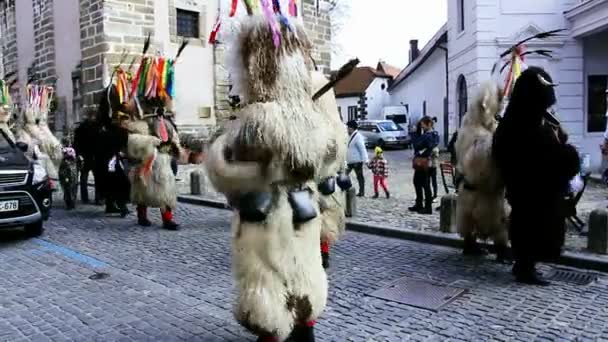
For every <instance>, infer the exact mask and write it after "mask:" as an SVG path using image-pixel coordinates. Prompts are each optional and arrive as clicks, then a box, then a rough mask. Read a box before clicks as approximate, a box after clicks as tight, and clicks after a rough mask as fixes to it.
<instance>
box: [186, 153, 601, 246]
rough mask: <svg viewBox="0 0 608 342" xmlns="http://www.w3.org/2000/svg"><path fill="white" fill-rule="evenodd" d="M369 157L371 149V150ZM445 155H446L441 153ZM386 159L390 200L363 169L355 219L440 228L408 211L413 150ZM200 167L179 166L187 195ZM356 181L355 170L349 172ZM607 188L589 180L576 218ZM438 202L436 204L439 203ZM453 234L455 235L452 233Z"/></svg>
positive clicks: (571, 240) (572, 241)
mask: <svg viewBox="0 0 608 342" xmlns="http://www.w3.org/2000/svg"><path fill="white" fill-rule="evenodd" d="M370 157H371V151H370ZM442 157H444V158H447V157H448V156H447V155H442ZM385 158H386V159H387V160H388V162H389V169H390V171H389V178H388V187H389V190H390V192H391V199H388V200H387V199H386V198H379V199H372V198H371V195H373V184H372V174H371V171H369V170H365V179H366V184H365V188H366V195H367V197H365V198H362V199H360V198H358V199H357V200H358V202H357V210H358V215H357V217H356V218H355V219H356V220H357V221H360V222H364V223H371V224H381V225H384V226H389V227H392V228H398V229H406V230H416V231H428V232H438V231H439V213H438V212H436V213H435V214H434V215H430V216H427V215H418V214H412V213H410V212H408V210H407V208H408V207H409V206H412V205H413V203H414V200H415V198H416V194H415V191H414V185H413V181H412V180H413V169H412V167H411V159H412V151H411V150H389V151H385ZM200 167H202V166H192V165H191V166H183V167H180V175H179V177H180V179H181V182H180V183H179V184H180V192H181V193H183V194H188V193H189V191H190V188H189V179H190V178H189V172H190V171H191V170H193V169H195V168H200ZM351 176H352V178H353V181H354V184H356V181H355V176H354V173H353V174H352V175H351ZM437 178H438V179H437V182H438V195H439V197H441V196H443V195H444V194H445V191H444V189H443V184H442V182H441V175H440V174H438V175H437ZM607 196H608V189H606V188H605V187H604V186H602V185H599V184H595V183H590V184H589V185H588V186H587V189H586V190H585V193H584V195H583V197H582V199H581V201H580V203H579V206H578V211H579V217H580V218H581V219H583V220H584V221H587V218H588V216H589V213H590V212H591V211H592V210H594V209H596V208H600V207H603V208H606V206H607V205H608V197H607ZM204 197H206V198H210V199H217V200H223V197H222V196H221V195H219V194H217V193H215V192H213V191H211V192H209V193H206V194H204ZM438 205H439V203H436V206H438ZM454 236H456V235H455V234H454ZM586 247H587V239H586V237H583V236H581V235H580V234H579V233H578V232H577V231H575V230H569V232H568V234H567V242H566V249H567V250H570V251H574V252H579V253H586V251H585V249H586Z"/></svg>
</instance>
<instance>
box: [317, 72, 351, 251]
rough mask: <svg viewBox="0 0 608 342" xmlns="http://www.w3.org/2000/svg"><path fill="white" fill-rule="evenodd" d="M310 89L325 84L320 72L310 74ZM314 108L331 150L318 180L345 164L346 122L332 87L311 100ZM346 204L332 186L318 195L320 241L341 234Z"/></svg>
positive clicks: (338, 170)
mask: <svg viewBox="0 0 608 342" xmlns="http://www.w3.org/2000/svg"><path fill="white" fill-rule="evenodd" d="M312 81H313V88H314V89H315V90H318V89H321V88H322V87H323V86H324V85H325V84H327V82H328V79H327V78H326V77H325V75H323V74H322V73H320V72H313V73H312ZM314 105H315V110H317V111H319V112H320V113H322V114H325V116H326V122H327V124H328V125H329V127H331V128H332V132H333V133H334V136H333V139H334V143H333V145H334V146H335V150H334V151H331V152H332V153H331V154H328V155H327V159H326V160H325V163H324V164H323V167H322V168H321V173H320V179H319V181H322V180H324V179H326V178H327V177H335V176H336V175H337V174H338V172H341V171H344V168H345V166H346V150H347V147H348V146H347V145H348V133H347V131H346V125H344V123H343V122H342V120H341V119H340V113H338V103H337V102H336V95H335V93H334V91H333V89H332V90H330V91H328V92H327V93H325V94H324V95H323V96H321V97H320V98H319V99H317V100H316V101H315V103H314ZM345 206H346V194H345V193H344V191H342V190H341V189H340V188H339V187H337V186H336V191H335V192H334V193H333V194H331V195H327V196H323V195H321V217H322V221H323V228H322V229H321V240H322V241H323V242H327V243H329V244H330V245H332V244H334V243H335V242H336V240H338V238H339V237H340V236H341V235H342V234H343V233H344V230H345V227H346V217H345V215H344V209H345Z"/></svg>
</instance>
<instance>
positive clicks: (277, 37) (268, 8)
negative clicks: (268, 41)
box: [261, 0, 281, 48]
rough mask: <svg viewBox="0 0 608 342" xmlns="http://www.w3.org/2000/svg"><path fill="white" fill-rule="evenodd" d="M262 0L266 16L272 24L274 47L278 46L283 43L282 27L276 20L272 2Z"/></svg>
mask: <svg viewBox="0 0 608 342" xmlns="http://www.w3.org/2000/svg"><path fill="white" fill-rule="evenodd" d="M261 1H262V11H263V12H264V16H265V17H266V20H267V21H268V24H269V25H270V29H271V30H272V41H273V42H274V47H275V48H278V47H279V45H281V29H280V28H279V25H278V24H277V21H276V20H275V17H274V13H273V9H272V4H271V3H270V2H269V1H268V0H261Z"/></svg>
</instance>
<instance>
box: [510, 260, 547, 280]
mask: <svg viewBox="0 0 608 342" xmlns="http://www.w3.org/2000/svg"><path fill="white" fill-rule="evenodd" d="M513 275H514V276H515V281H517V282H518V283H522V284H527V285H538V286H548V285H551V283H550V282H549V281H547V280H546V279H544V278H543V277H542V275H541V274H540V273H538V272H536V266H535V265H534V262H522V261H516V262H515V265H513Z"/></svg>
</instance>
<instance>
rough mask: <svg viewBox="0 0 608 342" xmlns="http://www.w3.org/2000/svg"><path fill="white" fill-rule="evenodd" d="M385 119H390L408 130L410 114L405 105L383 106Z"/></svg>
mask: <svg viewBox="0 0 608 342" xmlns="http://www.w3.org/2000/svg"><path fill="white" fill-rule="evenodd" d="M382 117H383V118H384V120H390V121H393V122H394V123H396V124H397V125H399V126H401V127H402V128H403V129H405V130H406V131H407V128H408V126H409V124H410V115H409V113H408V112H407V109H406V108H405V106H386V107H384V108H382Z"/></svg>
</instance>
